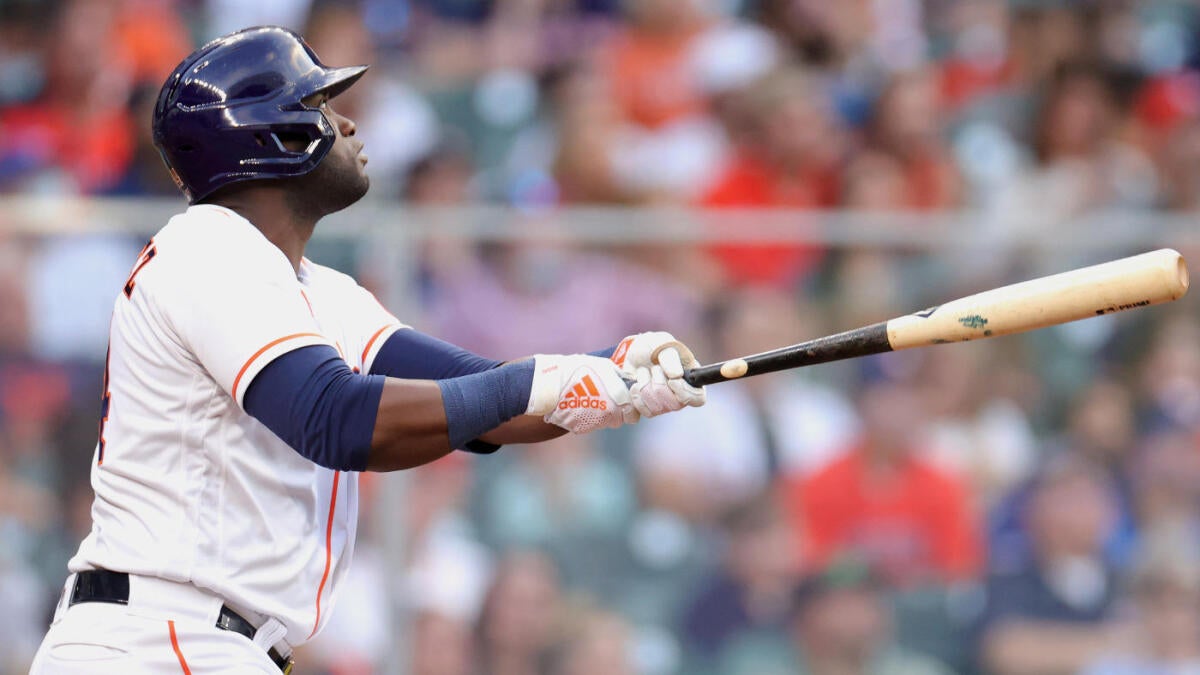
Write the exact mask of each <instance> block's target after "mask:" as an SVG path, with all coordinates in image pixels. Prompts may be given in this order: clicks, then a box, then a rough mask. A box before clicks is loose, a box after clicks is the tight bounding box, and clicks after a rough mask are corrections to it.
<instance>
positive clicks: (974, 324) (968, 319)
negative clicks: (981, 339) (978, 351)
mask: <svg viewBox="0 0 1200 675" xmlns="http://www.w3.org/2000/svg"><path fill="white" fill-rule="evenodd" d="M958 322H959V323H961V324H962V325H964V326H966V327H967V328H983V327H984V326H986V325H987V324H988V320H987V319H985V318H983V317H982V316H979V315H978V314H969V315H967V316H960V317H958Z"/></svg>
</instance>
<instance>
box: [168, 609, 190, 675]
mask: <svg viewBox="0 0 1200 675" xmlns="http://www.w3.org/2000/svg"><path fill="white" fill-rule="evenodd" d="M167 628H169V629H170V630H171V648H172V649H174V650H175V656H176V657H177V658H178V659H179V667H180V668H182V669H183V675H192V669H191V668H188V664H187V659H185V658H183V652H181V651H179V638H177V637H175V622H174V621H168V622H167Z"/></svg>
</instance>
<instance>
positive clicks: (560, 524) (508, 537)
mask: <svg viewBox="0 0 1200 675" xmlns="http://www.w3.org/2000/svg"><path fill="white" fill-rule="evenodd" d="M599 440H600V439H599V438H598V437H596V436H594V435H593V436H571V435H567V436H563V437H562V438H558V439H555V440H553V441H550V442H547V443H542V444H539V445H536V446H530V447H524V448H513V449H512V451H513V452H512V456H511V457H506V458H503V459H504V460H506V461H503V462H501V461H497V462H494V463H493V462H489V469H490V470H488V471H487V476H486V478H484V477H481V478H480V481H479V482H480V484H479V485H478V486H477V488H476V491H475V494H476V502H477V507H476V511H477V513H478V516H477V519H478V522H479V523H480V529H481V531H482V533H483V537H484V539H485V540H486V541H487V542H488V543H489V544H491V545H492V546H493V547H494V548H497V549H499V550H507V549H510V548H528V547H536V548H539V549H542V550H545V551H549V552H551V553H553V554H554V556H555V557H556V558H557V559H558V560H559V561H560V562H561V563H562V566H563V567H564V569H565V570H566V571H567V572H568V574H569V575H570V578H569V579H567V582H568V583H569V584H570V585H571V586H574V587H582V588H585V589H588V590H591V591H593V592H595V593H597V594H598V595H602V594H605V593H614V592H619V591H620V590H621V589H620V588H617V587H616V586H617V585H618V584H614V582H613V580H612V579H611V578H606V575H605V571H606V563H607V564H608V565H610V566H611V565H612V562H613V561H612V555H613V551H614V550H615V549H619V548H621V547H622V546H623V545H624V534H625V530H626V528H627V527H628V526H629V522H630V520H631V519H632V518H633V515H634V511H635V509H636V508H637V494H636V492H635V488H634V485H633V481H632V480H631V477H630V476H629V475H628V474H627V473H626V471H625V470H624V468H623V467H622V466H620V465H619V464H618V463H617V462H615V461H613V460H612V459H610V458H608V457H606V456H605V455H604V454H602V453H601V451H600V448H599ZM497 459H498V460H499V459H500V458H497ZM493 464H499V466H494V467H492V466H491V465H493Z"/></svg>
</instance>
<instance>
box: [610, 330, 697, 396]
mask: <svg viewBox="0 0 1200 675" xmlns="http://www.w3.org/2000/svg"><path fill="white" fill-rule="evenodd" d="M612 360H613V362H614V363H616V364H617V366H618V367H620V369H621V374H622V375H623V376H624V377H625V378H626V379H629V380H633V381H634V384H633V386H632V387H630V390H629V393H630V395H631V398H632V400H633V406H634V407H635V408H636V409H637V411H638V412H639V413H641V415H642V416H643V417H654V416H655V415H661V414H663V413H668V412H671V411H674V410H679V409H680V408H683V407H684V406H692V407H699V406H702V405H704V403H705V401H706V400H707V394H706V393H705V391H704V387H693V386H692V385H690V384H688V383H687V380H684V379H683V371H684V370H685V369H687V368H696V367H699V365H700V362H699V361H697V360H696V357H695V356H694V355H693V354H692V350H690V349H688V348H687V345H685V344H683V343H682V342H680V341H679V340H676V339H675V336H673V335H671V334H670V333H664V332H662V331H655V332H651V333H638V334H637V335H630V336H629V337H627V338H625V339H624V340H621V342H620V344H618V345H617V349H616V351H615V352H613V355H612Z"/></svg>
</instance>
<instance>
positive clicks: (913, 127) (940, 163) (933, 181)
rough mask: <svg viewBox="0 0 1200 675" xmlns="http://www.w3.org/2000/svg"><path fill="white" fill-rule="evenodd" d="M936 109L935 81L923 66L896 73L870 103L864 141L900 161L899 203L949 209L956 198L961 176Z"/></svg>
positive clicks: (938, 107) (959, 195) (958, 199)
mask: <svg viewBox="0 0 1200 675" xmlns="http://www.w3.org/2000/svg"><path fill="white" fill-rule="evenodd" d="M941 112H942V103H941V100H940V93H939V91H938V88H937V81H936V80H935V78H934V75H933V73H932V72H930V71H926V70H919V71H913V72H908V73H899V74H897V75H895V76H894V77H893V78H892V79H891V81H890V82H888V85H887V87H886V88H884V90H883V93H882V94H880V96H879V100H878V101H877V102H876V103H875V110H874V113H873V114H872V117H871V124H870V128H869V131H868V138H869V141H868V145H869V146H870V147H872V148H874V149H877V150H879V151H881V152H884V153H886V154H887V155H889V156H890V157H892V158H894V159H895V160H896V161H897V162H899V164H900V167H901V171H902V180H903V186H904V187H903V193H902V194H903V197H902V201H901V203H900V204H899V208H902V209H903V208H909V209H924V210H929V209H951V208H955V207H956V206H958V205H959V203H960V202H961V199H962V185H961V178H960V177H959V175H958V169H957V168H956V167H955V165H954V163H953V161H952V158H951V156H950V153H949V150H948V148H947V147H946V144H945V139H944V138H943V133H944V129H945V127H946V125H945V122H944V121H943V120H942V119H941V117H942V116H941Z"/></svg>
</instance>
